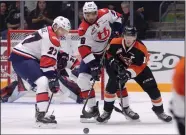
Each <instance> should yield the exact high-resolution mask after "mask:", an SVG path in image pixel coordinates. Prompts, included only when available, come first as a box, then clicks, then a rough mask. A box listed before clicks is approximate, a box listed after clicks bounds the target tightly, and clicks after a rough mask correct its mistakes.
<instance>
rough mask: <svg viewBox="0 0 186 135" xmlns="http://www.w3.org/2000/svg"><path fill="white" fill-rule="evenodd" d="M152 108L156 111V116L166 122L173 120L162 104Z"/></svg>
mask: <svg viewBox="0 0 186 135" xmlns="http://www.w3.org/2000/svg"><path fill="white" fill-rule="evenodd" d="M152 110H153V111H154V113H155V114H156V116H157V117H158V118H159V119H160V120H162V121H164V122H170V121H172V117H171V116H169V115H167V114H165V112H164V111H163V105H162V106H159V107H155V106H153V107H152Z"/></svg>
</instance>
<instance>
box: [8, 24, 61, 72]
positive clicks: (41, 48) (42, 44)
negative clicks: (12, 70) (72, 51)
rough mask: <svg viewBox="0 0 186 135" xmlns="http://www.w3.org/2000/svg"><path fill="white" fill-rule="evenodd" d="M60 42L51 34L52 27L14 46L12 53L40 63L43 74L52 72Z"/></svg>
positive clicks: (38, 31) (40, 30)
mask: <svg viewBox="0 0 186 135" xmlns="http://www.w3.org/2000/svg"><path fill="white" fill-rule="evenodd" d="M59 49H60V41H59V39H58V38H57V36H56V34H55V33H54V32H53V30H52V27H50V26H49V27H45V28H42V29H39V30H37V31H36V32H34V33H33V34H31V35H29V36H27V37H26V38H25V39H24V40H23V41H21V42H20V43H19V44H18V45H16V46H15V47H14V48H13V50H12V52H13V53H15V54H17V55H20V56H23V57H25V58H31V59H36V60H38V61H40V68H41V70H42V71H43V72H48V71H54V70H55V66H56V60H57V53H58V51H59Z"/></svg>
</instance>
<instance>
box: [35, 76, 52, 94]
mask: <svg viewBox="0 0 186 135" xmlns="http://www.w3.org/2000/svg"><path fill="white" fill-rule="evenodd" d="M35 84H36V85H37V91H36V93H43V92H48V88H49V87H48V78H47V77H46V76H41V77H40V78H38V79H37V80H36V81H35Z"/></svg>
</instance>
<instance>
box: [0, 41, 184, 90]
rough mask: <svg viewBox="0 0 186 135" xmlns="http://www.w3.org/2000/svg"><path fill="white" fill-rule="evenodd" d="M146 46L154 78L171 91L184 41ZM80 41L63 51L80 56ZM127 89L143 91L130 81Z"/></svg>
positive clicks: (3, 55)
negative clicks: (78, 49) (175, 68)
mask: <svg viewBox="0 0 186 135" xmlns="http://www.w3.org/2000/svg"><path fill="white" fill-rule="evenodd" d="M143 43H144V44H145V45H146V47H147V49H148V51H149V54H150V61H149V62H148V66H149V67H150V69H151V70H152V71H153V74H154V77H155V79H156V81H157V83H158V87H159V88H160V90H161V91H162V92H170V91H171V82H172V75H173V72H174V70H173V69H174V67H175V65H176V63H177V62H178V61H179V60H180V58H181V57H182V56H184V41H143ZM77 47H78V41H73V42H71V43H70V45H69V44H68V45H67V44H65V43H63V50H65V51H67V52H69V53H73V54H74V55H78V51H77ZM7 58H8V56H7V41H6V40H4V41H3V40H2V41H1V71H2V70H5V71H6V72H7V69H8V65H7ZM107 80H108V76H107V74H106V73H105V81H104V82H105V85H106V83H107ZM6 85H7V75H6V74H4V73H2V72H1V88H2V87H4V86H6ZM126 86H127V89H128V90H129V91H135V92H136V91H142V90H141V88H140V86H139V85H138V84H136V83H135V81H133V80H130V81H128V83H127V85H126ZM100 87H101V82H97V83H96V85H95V90H96V91H97V92H99V91H100V90H101V88H100Z"/></svg>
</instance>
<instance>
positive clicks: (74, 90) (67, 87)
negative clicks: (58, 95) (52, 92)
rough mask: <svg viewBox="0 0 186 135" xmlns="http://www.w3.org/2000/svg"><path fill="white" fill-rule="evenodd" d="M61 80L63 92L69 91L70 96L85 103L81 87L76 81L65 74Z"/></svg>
mask: <svg viewBox="0 0 186 135" xmlns="http://www.w3.org/2000/svg"><path fill="white" fill-rule="evenodd" d="M59 81H60V82H61V83H60V88H61V89H60V90H61V92H62V93H67V95H68V97H70V98H71V99H73V100H75V101H76V102H77V103H83V98H82V96H81V89H80V88H79V86H78V85H77V84H76V83H75V82H74V81H72V80H70V79H69V78H67V77H63V76H61V77H60V78H59Z"/></svg>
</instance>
